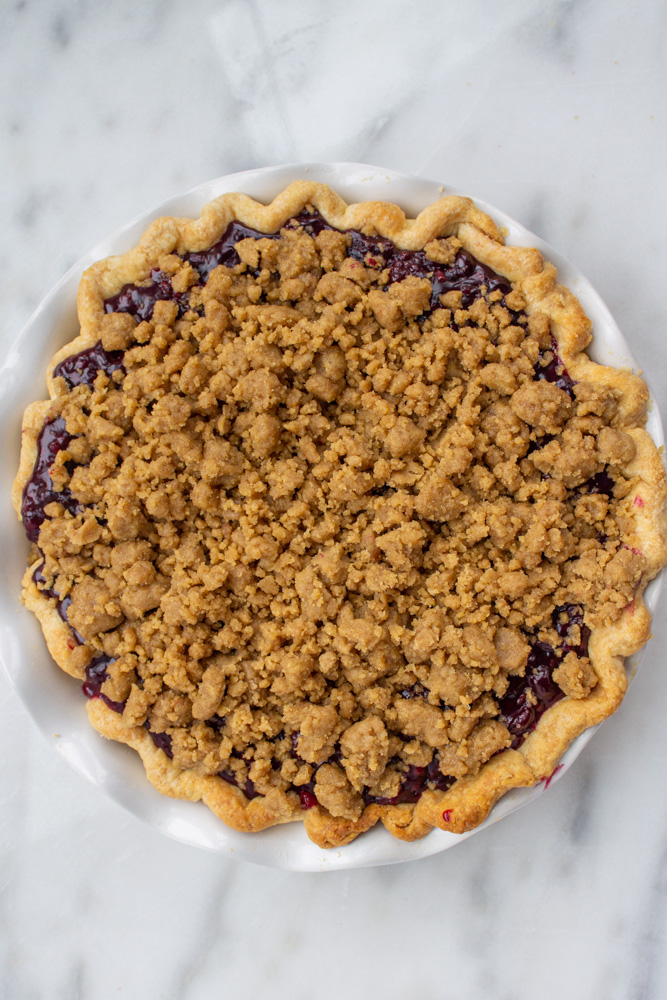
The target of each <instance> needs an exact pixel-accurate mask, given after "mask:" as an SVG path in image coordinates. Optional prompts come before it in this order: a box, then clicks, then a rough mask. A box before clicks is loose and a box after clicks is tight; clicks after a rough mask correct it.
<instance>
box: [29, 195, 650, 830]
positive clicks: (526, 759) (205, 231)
mask: <svg viewBox="0 0 667 1000" xmlns="http://www.w3.org/2000/svg"><path fill="white" fill-rule="evenodd" d="M306 205H312V206H313V207H315V208H317V209H318V210H319V211H320V212H321V214H322V215H323V216H324V218H325V219H326V221H327V222H328V223H329V224H330V225H332V226H333V227H335V228H337V229H353V228H354V229H361V230H364V231H367V232H373V233H377V234H379V235H381V236H384V237H387V238H389V239H391V240H392V241H393V242H394V243H395V244H396V245H397V246H398V247H400V248H402V249H421V248H423V247H424V246H425V244H426V243H428V242H429V241H431V240H432V239H434V238H436V237H446V236H455V237H457V238H458V239H459V240H460V241H461V243H462V245H463V247H464V248H465V249H467V250H469V251H470V252H471V253H472V254H473V255H474V256H475V257H476V258H477V259H478V260H480V261H481V262H482V263H484V264H486V265H488V266H489V267H491V268H493V269H494V270H495V271H497V272H498V273H500V274H502V275H504V276H505V277H507V278H509V279H510V280H511V281H512V282H514V283H515V286H516V287H517V288H519V289H520V291H521V292H522V294H523V296H524V298H525V301H526V309H525V311H526V312H527V313H528V314H529V315H533V314H535V313H542V314H545V315H546V316H547V317H548V318H549V320H550V322H551V330H552V332H553V334H554V336H555V338H556V342H557V348H558V353H559V355H560V358H561V359H562V361H563V363H564V366H565V368H566V369H567V370H568V372H569V373H570V375H571V376H572V377H573V378H574V379H577V380H579V379H581V380H584V379H585V380H586V381H587V382H589V383H597V384H599V385H603V386H605V387H606V388H607V389H609V390H613V391H614V393H615V394H616V396H617V399H618V403H619V420H618V426H619V427H622V428H623V429H624V430H625V431H626V432H627V433H629V434H630V435H631V436H632V438H633V440H634V442H635V445H636V452H635V455H634V457H633V458H632V460H631V461H630V462H629V463H628V464H627V467H624V468H623V469H622V472H623V474H624V475H625V476H626V477H628V478H632V482H633V488H632V490H631V492H630V493H629V494H628V495H627V496H626V497H625V498H624V501H623V505H624V515H625V517H626V519H627V523H628V524H629V525H630V526H631V529H630V531H629V535H628V538H627V540H626V544H627V545H628V546H631V547H633V548H636V549H637V550H638V551H640V552H641V553H642V554H643V556H644V559H645V568H644V570H643V573H642V578H641V580H640V583H639V585H638V587H637V590H636V593H635V597H634V599H633V601H632V602H631V604H630V605H628V607H627V608H626V609H625V611H624V612H623V613H622V615H621V617H620V618H619V619H618V620H617V621H616V622H615V623H614V624H613V625H608V626H601V627H599V628H596V629H594V630H593V632H592V635H591V638H590V644H589V650H590V653H589V655H590V660H591V663H592V666H593V668H594V671H595V674H596V675H597V679H598V682H597V684H596V686H595V687H594V688H593V690H592V692H591V693H590V694H589V695H588V696H587V697H585V698H581V699H574V698H565V699H563V700H561V701H559V702H558V703H556V704H555V705H554V706H553V707H552V708H550V709H549V710H548V711H547V712H546V713H545V714H544V715H543V716H542V717H541V719H540V721H539V723H538V725H537V727H536V729H535V730H534V732H533V733H532V734H531V735H530V736H528V738H527V739H526V740H525V742H524V743H523V745H522V746H521V747H520V748H519V749H518V750H505V751H503V752H501V753H499V754H497V755H496V756H494V757H492V759H491V760H489V761H488V762H487V763H486V764H484V765H483V766H482V768H481V770H480V771H479V773H478V774H477V775H475V776H474V777H463V778H460V779H459V780H458V781H456V782H455V784H454V785H453V786H452V787H451V788H450V789H449V790H448V791H446V792H437V791H427V792H425V793H424V794H423V795H422V797H421V799H420V800H419V801H418V802H417V803H416V804H415V805H397V806H382V805H378V804H373V805H370V806H367V807H366V808H365V809H364V810H363V812H362V814H361V816H360V817H359V818H358V819H343V818H340V817H339V818H336V817H333V816H332V815H330V814H329V813H327V811H326V810H325V809H323V808H322V807H321V806H319V805H318V806H315V807H313V808H311V809H309V810H307V811H305V812H302V811H301V809H300V807H299V804H298V801H296V796H295V795H294V793H287V794H286V793H284V792H280V791H278V790H276V791H275V794H273V793H270V794H268V795H262V796H258V797H257V798H255V799H253V800H251V801H248V800H247V799H246V798H245V796H244V795H243V794H242V792H241V791H240V790H239V789H237V788H234V787H232V786H231V785H229V784H227V783H226V782H225V781H224V780H222V779H221V778H219V777H216V776H204V775H201V774H198V773H195V772H194V771H183V770H180V769H179V768H177V767H176V766H175V765H173V764H172V763H171V762H170V761H169V760H168V758H167V757H166V755H165V754H164V753H163V752H162V751H161V750H159V749H158V748H157V747H156V746H155V745H154V743H153V741H152V739H151V737H150V734H149V733H148V731H147V730H146V729H145V728H144V727H141V726H138V727H137V726H134V727H132V726H129V725H127V724H126V723H124V722H123V719H122V717H121V716H120V715H118V714H117V713H115V712H113V711H112V710H111V709H109V708H108V707H107V706H106V705H105V704H104V703H103V702H102V701H101V700H100V699H93V700H91V701H89V703H88V712H89V716H90V719H91V722H92V724H93V725H94V726H95V728H96V729H97V730H98V732H100V733H101V734H102V735H104V736H106V737H108V738H111V739H114V740H117V741H119V742H124V743H127V744H128V745H130V746H132V747H133V748H134V749H136V750H137V752H138V753H139V754H140V755H141V757H142V760H143V762H144V766H145V768H146V773H147V775H148V777H149V779H150V780H151V782H152V783H153V784H154V785H155V786H156V787H157V788H158V789H159V790H160V791H161V792H163V793H164V794H167V795H171V796H174V797H179V798H185V799H190V800H199V799H201V800H203V801H204V802H205V803H206V805H208V806H209V808H211V809H212V810H213V811H214V812H215V813H216V814H217V815H218V816H220V817H221V818H222V819H223V820H224V821H225V822H226V823H228V824H229V825H230V826H232V827H234V828H235V829H238V830H242V831H248V832H251V831H256V830H261V829H264V828H266V827H268V826H270V825H273V824H275V823H279V822H288V821H291V820H295V819H298V818H303V819H304V822H305V825H306V829H307V832H308V834H309V836H310V837H311V838H312V839H313V840H314V841H315V842H316V843H317V844H319V845H320V846H322V847H331V846H340V845H342V844H345V843H348V842H349V841H350V840H352V839H354V838H355V837H356V836H358V835H359V834H360V833H361V832H363V831H365V830H367V829H369V828H370V827H371V826H373V825H374V824H375V823H376V822H378V821H381V822H382V823H383V824H384V825H385V827H386V828H387V829H388V830H389V831H390V832H391V833H392V834H393V835H394V836H396V837H398V838H400V839H403V840H414V839H417V838H419V837H422V836H424V834H425V833H427V832H428V831H429V829H431V827H434V826H437V827H440V828H441V829H446V830H450V831H454V832H464V831H466V830H470V829H472V828H473V827H474V826H476V825H478V824H479V823H480V822H482V820H483V819H484V818H485V817H486V816H487V815H488V813H489V811H490V809H491V808H492V806H493V805H494V803H495V802H496V801H497V800H498V799H499V798H500V797H501V796H502V795H503V794H505V792H507V791H508V790H510V789H511V788H515V787H523V786H528V785H532V784H535V783H536V782H539V781H540V780H542V779H544V778H545V777H547V776H548V775H549V774H551V772H552V771H553V769H554V767H555V766H556V764H557V762H558V760H559V758H560V757H561V755H562V754H563V752H564V751H565V749H566V748H567V747H568V746H569V745H570V743H571V741H572V740H573V739H574V738H575V737H576V736H577V735H579V734H580V733H581V732H583V731H584V730H585V729H586V728H588V727H590V726H592V725H595V724H596V723H598V722H600V721H601V720H603V719H604V718H606V717H607V716H608V715H610V714H611V713H612V712H613V711H615V709H616V708H617V707H618V705H619V704H620V702H621V700H622V698H623V695H624V692H625V689H626V686H627V680H626V674H625V669H624V665H623V658H624V657H626V656H628V655H630V654H632V653H634V652H635V651H637V650H638V649H639V648H641V646H642V645H643V644H644V643H645V642H646V640H647V639H648V637H649V634H650V616H649V614H648V611H647V609H646V607H645V605H644V602H643V596H642V595H643V591H644V588H645V586H646V584H647V583H648V581H649V580H650V579H651V578H652V577H654V576H655V575H656V573H657V572H658V571H659V570H660V569H661V567H662V566H663V565H664V564H665V561H667V526H666V524H667V522H666V517H665V502H666V497H667V486H666V479H665V472H664V468H663V464H662V461H661V459H660V457H659V455H658V452H657V449H656V447H655V444H654V443H653V441H652V440H651V438H650V437H649V435H648V434H647V433H646V431H644V430H643V427H642V425H643V422H644V418H645V409H646V402H647V398H648V396H647V390H646V386H645V384H644V382H643V381H642V380H641V379H640V378H638V377H637V376H635V375H632V374H630V373H626V372H623V371H620V370H616V369H612V368H607V367H604V366H601V365H597V364H595V363H594V362H592V361H591V360H590V359H589V358H588V357H587V356H586V355H585V354H584V353H583V351H584V349H585V348H586V346H587V344H588V342H589V341H590V337H591V329H590V327H591V324H590V321H589V320H588V318H587V317H586V315H585V313H584V312H583V310H582V307H581V305H580V304H579V302H578V300H577V299H576V298H575V297H574V296H573V295H572V293H571V292H569V291H568V290H567V289H566V288H564V287H562V286H561V285H559V284H558V283H557V275H556V271H555V268H554V267H553V266H552V265H551V264H549V263H546V262H544V261H543V259H542V257H541V255H540V254H539V252H538V251H537V250H533V249H524V248H517V247H507V246H505V245H504V244H503V242H502V239H501V236H500V233H499V232H498V230H497V228H496V226H495V225H494V223H493V222H492V220H491V219H489V218H488V216H486V215H485V214H484V213H482V212H480V210H479V209H478V208H477V207H476V206H475V205H474V204H473V203H472V201H470V200H469V199H465V198H453V197H448V198H443V199H442V200H441V201H438V202H436V203H435V204H433V205H431V206H429V207H428V208H427V209H425V210H424V211H423V212H422V213H420V215H419V216H418V217H417V219H414V220H409V219H406V217H405V215H404V214H403V212H402V211H401V210H400V209H399V208H398V207H397V206H395V205H390V204H387V203H384V202H366V203H361V204H357V205H346V204H345V202H344V201H343V200H342V199H341V198H340V197H339V196H338V195H337V194H335V192H333V191H332V190H331V189H329V188H327V187H326V186H324V185H320V184H315V183H312V182H306V181H299V182H296V183H294V184H291V185H290V186H289V187H288V188H287V189H286V190H285V191H283V192H282V193H281V194H280V195H279V196H278V197H277V198H276V199H275V200H274V201H273V202H272V203H271V204H270V205H267V206H265V205H261V204H259V203H258V202H256V201H253V200H252V199H251V198H248V197H247V196H245V195H242V194H230V195H223V196H221V197H220V198H218V199H216V200H215V201H213V202H211V203H210V204H209V205H207V206H206V207H205V208H204V210H203V212H202V216H201V218H200V219H198V220H190V219H169V218H163V219H158V220H156V221H155V222H154V223H153V224H152V225H151V226H150V227H149V228H148V229H147V231H146V233H145V234H144V236H143V237H142V239H141V241H140V243H139V244H138V246H137V247H136V248H134V249H133V250H131V251H129V252H128V253H127V254H124V255H122V256H120V257H112V258H108V259H107V260H104V261H100V262H98V263H97V264H95V265H93V267H91V268H90V269H89V270H88V271H87V272H86V273H85V274H84V276H83V279H82V282H81V286H80V291H79V299H78V311H79V319H80V323H81V333H80V335H79V336H78V337H77V338H76V339H75V340H74V341H72V342H71V343H69V344H66V345H65V346H63V347H62V348H61V350H60V351H59V352H58V353H57V354H56V355H55V357H54V358H53V360H52V362H51V364H50V366H49V370H48V373H47V381H48V387H49V394H50V396H51V399H54V398H55V397H56V396H57V394H58V393H59V392H61V391H63V390H62V384H61V385H60V386H59V385H58V384H56V382H54V380H53V378H52V375H51V373H52V371H53V369H54V367H55V366H56V365H57V364H58V363H59V362H60V361H61V360H63V359H64V358H65V357H68V356H70V355H72V354H74V353H77V352H78V351H81V350H84V349H86V348H88V347H90V346H91V345H92V344H93V343H95V342H96V341H97V340H98V333H97V327H98V323H99V320H100V317H101V315H102V313H103V311H104V310H103V302H104V299H105V298H108V297H109V296H111V295H114V294H116V293H117V292H118V291H119V290H120V288H121V287H122V286H123V285H124V284H126V283H135V282H139V281H142V280H144V279H146V278H147V277H148V275H149V273H150V269H151V266H153V265H154V263H155V261H156V260H157V259H158V258H159V257H161V256H163V255H165V254H169V253H183V252H185V251H197V250H202V249H204V248H206V247H209V246H210V245H211V244H212V243H214V242H215V241H216V240H218V239H219V238H220V236H221V235H222V234H223V233H224V231H225V230H226V228H227V226H228V225H229V223H230V222H231V221H233V220H238V221H240V222H242V223H244V224H245V225H248V226H250V227H252V228H255V229H258V230H260V231H262V232H267V233H270V232H276V231H277V230H278V229H279V228H280V226H281V225H282V224H283V223H284V222H286V221H287V219H289V218H291V217H292V216H294V215H296V214H298V213H299V212H300V211H301V210H302V209H303V208H304V206H306ZM49 406H50V403H49V402H48V401H47V402H43V403H35V404H33V405H32V406H31V407H29V408H28V410H27V411H26V415H25V419H24V425H23V446H22V450H21V463H20V468H19V472H18V475H17V478H16V482H15V485H14V491H13V501H14V506H15V508H16V510H17V513H19V512H20V504H21V496H22V493H23V489H24V487H25V484H26V483H27V481H28V479H29V478H30V475H31V470H32V468H33V466H34V462H35V455H36V442H37V437H38V434H39V431H40V429H41V427H42V425H43V423H44V421H45V419H46V418H47V414H48V410H49ZM33 569H34V566H33V567H30V568H29V570H28V571H27V573H26V577H25V579H24V601H25V603H26V604H27V606H28V607H29V608H30V609H31V610H33V611H34V612H35V614H36V615H37V617H38V618H39V620H40V623H41V625H42V628H43V631H44V634H45V637H46V641H47V645H48V647H49V650H50V652H51V655H52V656H53V657H54V659H55V660H56V662H57V663H58V665H59V666H60V667H61V668H62V669H64V670H65V671H67V672H68V673H70V674H71V675H72V676H75V677H79V678H81V677H82V676H83V675H84V674H83V670H82V668H81V667H80V666H79V665H77V664H73V663H72V656H71V653H72V642H71V638H72V636H71V631H70V629H69V627H68V626H67V625H66V624H65V623H64V622H63V621H62V620H61V619H60V617H59V616H58V614H57V612H56V610H55V608H54V606H53V602H51V601H49V600H48V599H47V598H45V597H44V595H43V594H42V593H41V592H40V591H39V590H38V588H37V587H36V586H35V584H34V582H33V580H32V572H33Z"/></svg>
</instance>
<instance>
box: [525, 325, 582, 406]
mask: <svg viewBox="0 0 667 1000" xmlns="http://www.w3.org/2000/svg"><path fill="white" fill-rule="evenodd" d="M556 346H557V345H556V341H555V339H554V337H552V338H551V350H550V351H548V352H546V351H540V356H539V358H538V361H537V365H536V367H535V378H536V379H545V380H546V381H547V382H553V383H554V385H557V386H558V388H559V389H562V390H563V392H566V393H567V394H568V396H569V397H570V398H571V399H574V387H575V385H576V384H577V383H576V382H575V380H574V379H573V378H570V376H569V374H568V371H567V368H566V367H565V365H564V364H563V362H562V359H561V358H560V357H559V355H558V351H557V350H556ZM547 353H548V354H550V355H551V357H550V358H549V360H548V361H547V362H546V363H545V361H544V359H545V356H546V354H547Z"/></svg>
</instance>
